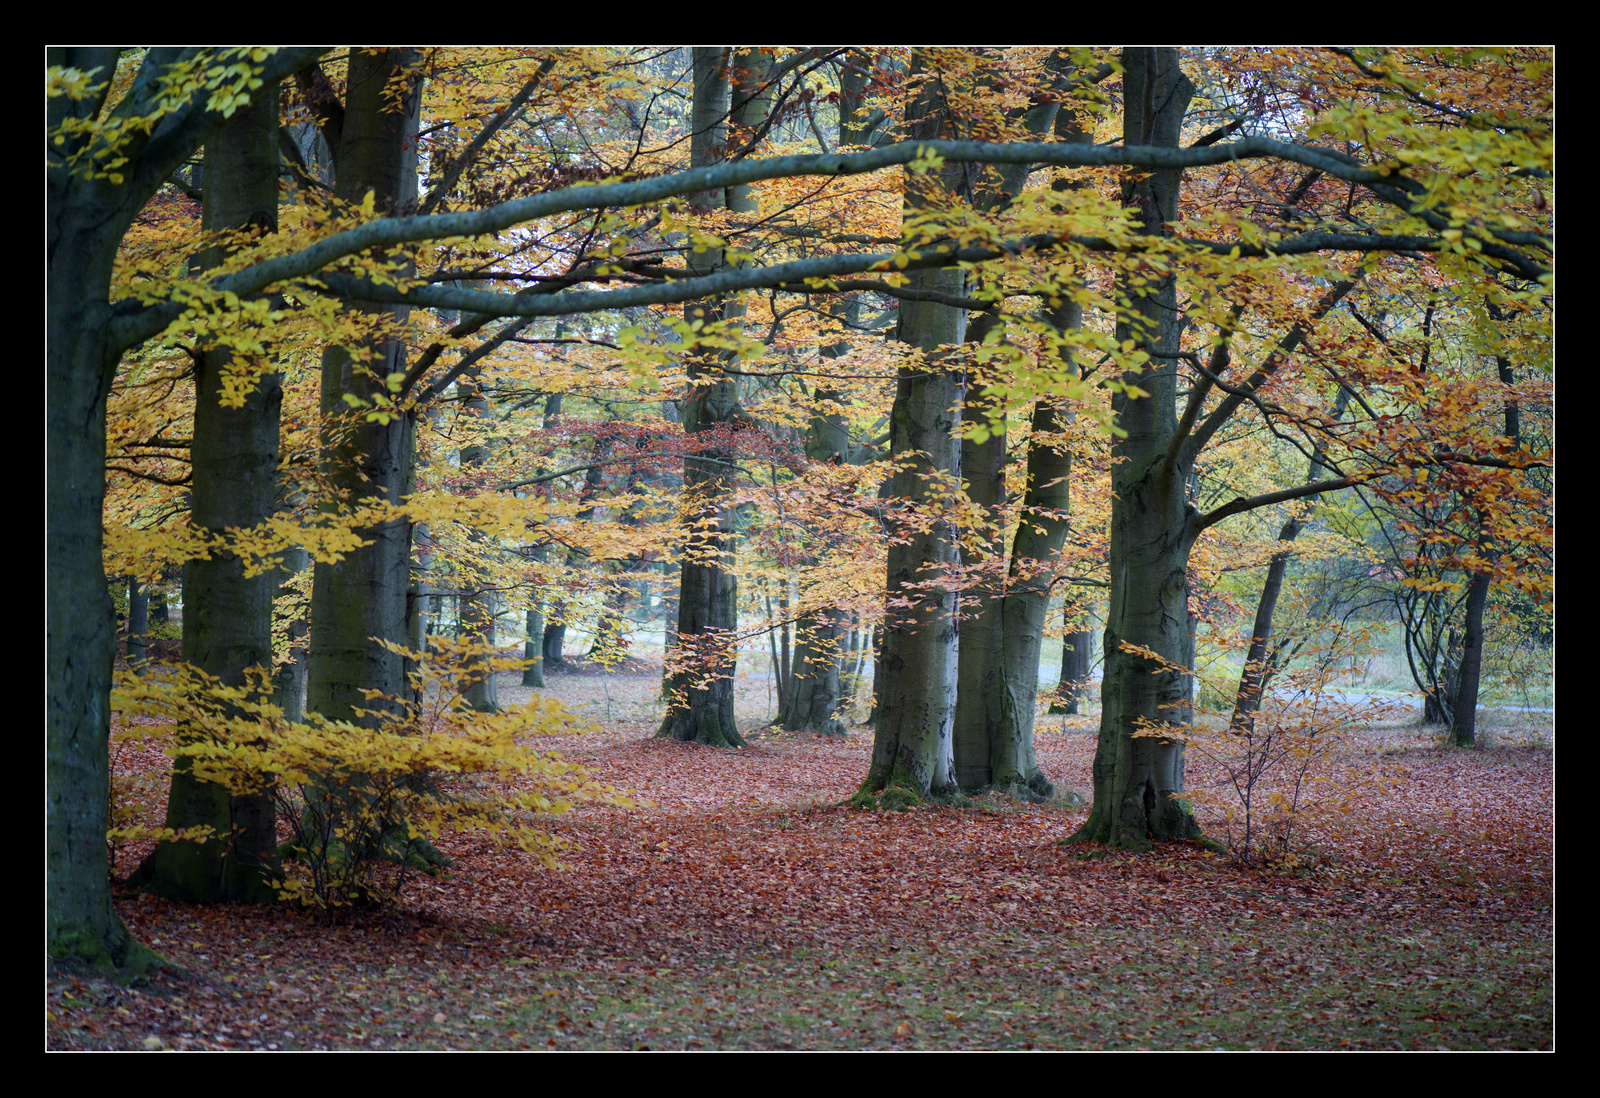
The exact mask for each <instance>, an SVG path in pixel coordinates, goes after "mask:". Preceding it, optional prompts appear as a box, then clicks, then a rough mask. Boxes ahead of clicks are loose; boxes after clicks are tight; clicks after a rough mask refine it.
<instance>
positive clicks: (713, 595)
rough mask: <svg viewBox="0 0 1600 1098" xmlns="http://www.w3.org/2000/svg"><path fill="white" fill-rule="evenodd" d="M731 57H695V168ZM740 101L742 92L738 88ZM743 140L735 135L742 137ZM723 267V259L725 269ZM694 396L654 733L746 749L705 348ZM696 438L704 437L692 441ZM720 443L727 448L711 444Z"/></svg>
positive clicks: (727, 417) (731, 405) (721, 309)
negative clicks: (679, 549) (670, 622)
mask: <svg viewBox="0 0 1600 1098" xmlns="http://www.w3.org/2000/svg"><path fill="white" fill-rule="evenodd" d="M754 63H755V58H754V57H753V55H746V54H740V55H738V56H736V57H734V58H733V59H732V62H731V65H732V67H733V68H734V69H735V70H736V71H738V70H741V69H743V70H745V71H748V68H749V66H750V65H752V64H754ZM729 65H730V61H729V51H727V50H724V49H722V48H717V47H710V48H706V47H696V48H695V50H694V115H693V117H694V122H693V137H692V138H691V148H690V166H691V167H702V166H705V165H709V164H715V163H720V162H721V161H722V160H723V159H724V158H725V156H726V155H727V151H728V150H727V148H726V147H725V142H726V140H727V129H726V127H725V126H724V125H723V121H722V120H723V119H725V118H727V116H728V68H729ZM740 90H741V92H742V91H744V90H745V89H744V87H743V86H741V89H740ZM743 102H744V103H745V106H746V111H745V112H741V113H739V114H738V115H737V116H736V117H735V119H734V121H735V123H736V126H737V124H739V123H741V122H749V121H750V120H751V119H752V118H753V117H754V111H755V110H756V108H757V104H755V102H754V101H753V100H752V98H751V97H749V96H748V95H746V96H745V97H744V100H743ZM734 137H735V138H736V139H737V138H738V137H739V133H738V132H737V131H736V132H735V134H734ZM696 200H697V202H699V203H700V204H702V205H708V206H712V207H716V206H723V205H725V204H726V206H727V207H728V208H730V209H740V208H742V207H746V208H747V207H748V205H749V201H750V200H749V198H748V197H747V196H746V195H744V194H732V193H730V194H729V195H727V196H723V195H721V194H720V193H719V194H704V195H699V196H696ZM719 265H720V260H719ZM742 314H743V306H742V305H738V304H733V303H729V304H726V305H725V304H724V303H722V302H710V303H705V302H699V303H695V304H693V305H689V306H687V307H685V309H684V316H685V319H687V320H688V321H689V323H690V324H701V325H709V324H712V323H715V322H717V321H721V320H732V319H735V318H736V317H737V316H739V315H742ZM685 351H686V359H687V364H688V373H689V394H688V398H687V399H686V400H685V401H684V408H683V430H684V433H685V434H686V435H688V436H690V438H691V439H693V441H694V447H693V451H694V452H692V453H690V454H686V455H685V456H684V460H683V470H684V485H683V498H684V500H685V501H686V502H685V505H684V515H685V518H686V520H687V521H686V523H685V525H686V527H688V529H689V530H690V531H691V533H689V534H688V535H687V536H686V539H685V545H684V549H683V557H682V564H681V569H682V571H681V576H680V581H679V594H678V622H677V625H678V631H677V639H676V642H675V644H674V647H673V650H672V652H670V653H669V655H668V660H669V666H670V667H672V668H674V670H673V672H672V673H671V674H670V676H669V681H668V683H667V693H668V698H667V714H666V718H665V719H664V720H663V721H662V722H661V728H660V729H659V730H658V731H657V732H656V735H657V736H658V737H661V738H663V739H673V740H685V741H693V742H696V743H707V744H716V745H718V746H722V747H743V746H745V741H744V738H743V737H742V736H740V735H739V729H738V727H737V725H736V724H735V722H734V717H733V675H734V670H735V666H736V660H737V655H738V653H737V649H736V641H735V636H736V633H737V630H738V580H737V577H736V576H735V575H734V572H733V558H734V554H735V553H736V552H737V541H738V535H737V532H736V530H735V522H734V513H733V509H732V507H731V505H730V503H729V497H730V496H731V494H732V490H733V483H734V477H733V474H732V473H731V472H730V470H731V469H732V468H733V462H734V459H735V456H736V455H735V454H734V453H733V452H732V451H731V450H729V449H727V448H726V447H727V443H726V441H725V434H726V432H727V431H728V430H729V428H730V427H731V426H732V425H733V423H734V422H735V421H736V420H737V419H738V418H739V415H740V412H739V400H738V387H737V385H736V383H735V382H734V380H733V379H732V378H730V377H728V376H727V375H726V374H725V373H723V371H722V369H721V363H720V361H719V355H718V354H717V352H715V351H714V350H711V349H709V348H697V347H694V346H690V347H687V348H685ZM697 435H705V436H707V437H706V438H699V439H696V438H695V436H697ZM719 437H721V438H723V439H724V441H713V440H715V439H718V438H719Z"/></svg>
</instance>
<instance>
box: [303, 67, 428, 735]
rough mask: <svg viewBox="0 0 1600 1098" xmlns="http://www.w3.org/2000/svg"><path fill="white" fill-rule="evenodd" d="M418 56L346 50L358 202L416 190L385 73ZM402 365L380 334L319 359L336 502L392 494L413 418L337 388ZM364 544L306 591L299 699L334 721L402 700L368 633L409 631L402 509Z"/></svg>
mask: <svg viewBox="0 0 1600 1098" xmlns="http://www.w3.org/2000/svg"><path fill="white" fill-rule="evenodd" d="M414 60H415V57H414V55H413V54H412V53H411V52H410V51H404V50H386V51H379V52H377V53H365V52H355V53H352V54H351V58H350V76H349V85H350V90H349V94H348V97H347V102H346V107H345V112H344V120H343V126H342V134H341V137H340V141H339V149H338V151H337V153H336V157H335V166H336V171H337V174H338V186H337V189H336V193H337V195H338V197H339V198H340V199H341V200H343V201H345V202H351V203H359V202H360V201H361V200H362V199H363V197H364V196H365V195H366V194H367V192H368V191H369V190H370V191H373V192H374V193H375V202H376V206H377V209H378V210H380V211H381V212H384V213H388V214H396V213H399V212H401V211H402V210H403V209H404V208H405V207H406V206H407V205H408V204H409V203H410V202H412V201H413V200H414V199H415V195H416V167H415V132H416V107H417V99H418V96H417V85H416V84H415V83H413V84H412V85H411V88H410V92H409V94H407V95H406V96H404V97H402V99H400V100H395V99H394V98H393V97H392V95H389V94H386V89H387V88H389V86H390V85H391V83H392V81H393V79H394V78H395V77H397V76H399V75H400V73H401V72H403V71H405V69H406V67H407V66H408V65H409V64H410V62H412V61H414ZM350 310H351V311H352V312H361V313H367V314H370V315H373V316H375V317H380V318H382V319H384V320H386V321H387V322H388V323H389V324H390V325H392V326H398V325H401V324H403V323H404V321H405V319H406V313H407V309H406V308H405V307H404V306H393V307H391V306H360V307H357V306H354V305H352V306H350ZM404 370H405V346H404V344H403V343H401V342H398V341H389V342H383V343H379V344H377V345H376V346H375V347H374V348H373V361H372V363H371V364H367V363H363V362H360V361H358V360H356V359H355V358H353V357H352V355H351V354H350V353H349V352H348V351H347V350H346V349H345V348H344V347H330V348H329V349H328V350H327V351H326V352H324V354H323V359H322V413H323V415H324V416H325V417H328V418H329V419H340V420H344V421H347V426H348V428H349V430H348V431H346V432H342V433H336V434H335V435H333V436H332V437H330V438H329V440H328V441H327V443H326V444H325V448H324V452H323V459H322V469H323V473H324V476H325V477H326V478H327V480H328V483H329V484H330V485H331V486H332V488H333V490H334V491H335V492H336V493H338V495H339V497H340V498H339V501H338V502H339V505H340V506H341V509H344V508H354V507H359V506H361V505H362V504H364V503H377V504H385V503H387V504H399V503H401V502H402V497H403V496H404V493H405V491H406V487H407V484H408V482H409V479H410V471H411V456H412V435H411V426H412V424H411V417H410V416H409V415H398V416H394V417H392V418H389V420H388V422H387V423H384V422H379V421H378V420H377V419H367V418H365V416H364V415H363V414H362V413H360V412H356V413H355V414H354V415H351V414H350V413H349V409H348V408H347V407H346V405H345V402H344V400H343V398H344V397H345V396H346V395H350V396H353V397H356V398H358V399H360V400H362V401H365V402H367V403H368V404H371V403H373V397H374V396H377V395H383V396H385V397H386V396H387V394H388V390H387V388H386V385H385V378H386V377H387V376H388V375H390V374H393V373H403V372H404ZM361 536H362V537H363V538H365V539H368V540H369V542H370V544H367V545H364V546H362V547H361V548H358V549H355V550H352V551H351V552H350V553H349V554H348V555H347V556H346V557H345V558H344V559H343V560H341V561H339V562H338V563H333V564H329V563H321V562H319V563H318V564H317V565H316V571H315V573H314V578H313V586H312V596H311V603H312V607H311V667H310V683H309V686H308V691H307V706H308V708H310V709H311V710H312V711H313V712H316V713H320V714H321V715H322V716H324V717H327V718H329V719H331V720H348V721H354V722H355V723H358V724H359V723H365V722H369V721H370V718H367V719H365V721H364V720H363V719H361V718H358V717H357V715H356V712H355V711H356V710H357V709H367V710H371V709H375V708H377V707H378V706H381V704H382V703H381V701H375V700H373V699H372V698H369V697H368V696H367V694H366V691H370V690H376V691H378V692H379V693H380V694H381V695H384V696H386V697H390V698H399V697H401V696H403V695H404V694H405V692H406V689H407V687H406V681H405V665H404V661H403V660H402V658H401V657H400V656H399V655H397V654H395V653H394V652H391V651H389V650H388V649H386V648H383V647H380V646H379V645H377V644H374V643H373V642H372V640H371V639H369V638H377V639H379V640H387V641H392V642H395V643H398V644H404V643H405V641H406V640H407V639H408V637H409V636H410V629H409V621H408V614H409V613H410V612H412V611H414V610H418V609H420V608H418V607H412V606H410V605H409V604H408V599H407V597H406V596H407V593H408V591H409V588H410V581H411V525H410V523H409V522H407V521H405V520H403V519H399V520H393V521H388V522H381V523H379V524H377V525H375V526H372V527H369V528H367V529H365V530H362V531H361Z"/></svg>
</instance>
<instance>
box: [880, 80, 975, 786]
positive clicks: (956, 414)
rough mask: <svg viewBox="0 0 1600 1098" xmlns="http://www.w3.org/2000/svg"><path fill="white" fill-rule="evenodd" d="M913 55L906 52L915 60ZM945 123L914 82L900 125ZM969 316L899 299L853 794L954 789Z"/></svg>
mask: <svg viewBox="0 0 1600 1098" xmlns="http://www.w3.org/2000/svg"><path fill="white" fill-rule="evenodd" d="M919 64H920V59H918V60H915V61H913V69H914V70H915V68H916V67H917V66H918V65H919ZM950 124H951V119H950V116H949V111H948V107H947V105H946V103H945V101H944V96H943V93H942V89H941V88H940V87H939V85H938V83H937V82H936V81H929V82H928V83H927V84H925V85H924V90H923V92H922V94H920V95H919V96H918V99H917V101H916V103H915V104H914V105H913V106H912V108H910V113H909V115H908V118H907V128H908V130H909V131H910V133H911V136H912V137H913V138H919V137H921V138H933V137H937V136H940V135H942V134H944V133H946V132H948V129H949V127H950ZM964 181H965V180H964V172H963V170H962V168H961V167H960V166H959V165H954V166H950V165H947V166H946V167H945V168H944V169H943V170H941V171H940V172H939V173H938V175H936V176H935V175H933V174H932V173H930V175H929V176H924V177H920V178H919V177H912V178H911V179H908V181H907V191H906V198H905V204H906V209H907V211H908V212H909V211H913V210H917V209H921V208H924V207H926V206H928V205H930V204H932V203H934V202H936V201H938V193H937V192H938V190H945V191H956V190H957V189H959V188H960V187H961V186H962V184H963V183H964ZM964 282H965V278H964V275H963V273H962V272H961V271H960V270H955V271H929V272H920V271H919V272H917V273H915V274H913V275H911V276H910V281H909V286H910V287H911V288H912V289H913V290H931V291H935V292H937V293H942V294H951V295H959V294H960V293H961V291H962V289H963V285H964ZM966 336H967V315H966V312H965V311H964V310H962V309H959V308H955V307H952V306H949V305H941V304H937V303H935V302H933V301H905V302H902V304H901V309H900V330H899V338H900V340H901V342H903V343H906V344H908V345H909V346H910V347H911V348H913V349H914V350H915V351H917V352H920V353H919V354H918V356H917V358H916V359H914V360H908V361H903V362H902V364H901V366H900V368H899V371H898V375H899V376H898V378H897V380H896V382H895V399H894V407H893V410H892V411H891V413H890V421H889V431H890V439H889V442H890V454H891V457H892V459H893V461H894V467H895V472H894V477H893V480H892V486H891V500H890V506H889V511H890V515H889V521H890V524H891V526H892V527H893V529H892V531H891V533H892V538H891V541H890V543H889V560H888V579H887V585H886V586H887V600H888V601H887V607H886V613H885V617H884V624H883V647H882V651H881V654H880V656H879V660H878V674H877V680H878V681H877V700H878V704H877V721H876V724H875V725H874V729H873V744H872V764H871V767H870V768H869V770H868V772H867V777H866V780H865V781H863V782H862V783H861V790H860V793H858V795H857V797H858V803H861V804H867V803H869V801H868V798H871V797H872V796H873V795H876V794H881V796H879V797H878V798H877V800H878V803H880V804H882V805H883V806H884V807H894V808H902V807H905V806H906V805H907V804H911V803H917V802H919V801H924V800H927V799H929V798H933V799H948V798H950V797H952V796H954V795H956V794H957V793H958V792H959V784H958V782H957V781H956V774H955V760H954V755H953V746H952V731H953V724H954V720H955V702H956V669H957V652H958V648H957V645H958V641H957V629H956V612H957V597H956V594H955V582H956V574H955V573H956V567H957V564H958V563H959V561H960V556H959V553H958V551H957V543H958V539H957V533H956V528H955V523H954V522H953V521H952V520H951V519H950V518H949V517H948V516H946V515H945V514H944V513H943V510H944V507H943V503H942V502H941V500H940V496H941V493H942V492H944V491H947V490H948V489H949V488H951V487H953V486H956V485H959V484H960V480H961V445H960V443H959V442H958V441H957V437H956V436H957V432H956V428H957V427H958V425H959V423H960V416H961V406H962V404H963V402H964V400H965V398H966V371H965V369H964V364H963V362H962V361H961V357H960V356H961V350H960V345H961V344H962V343H964V342H965V341H966Z"/></svg>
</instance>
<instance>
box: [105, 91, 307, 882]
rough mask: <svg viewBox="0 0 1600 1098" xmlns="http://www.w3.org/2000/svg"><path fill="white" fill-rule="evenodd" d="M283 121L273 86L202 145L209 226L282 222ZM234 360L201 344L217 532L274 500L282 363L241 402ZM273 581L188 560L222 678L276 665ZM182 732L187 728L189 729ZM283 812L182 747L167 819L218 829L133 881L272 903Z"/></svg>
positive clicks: (267, 795)
mask: <svg viewBox="0 0 1600 1098" xmlns="http://www.w3.org/2000/svg"><path fill="white" fill-rule="evenodd" d="M277 128H278V97H277V95H276V94H271V95H260V96H258V97H257V98H256V99H255V100H254V101H252V102H251V103H250V104H249V106H247V107H244V108H241V109H240V110H238V111H236V112H235V113H234V115H233V117H232V118H230V119H229V120H228V122H227V123H226V124H225V125H224V126H223V127H222V129H221V130H220V131H219V132H218V133H217V134H216V135H215V136H213V137H212V139H211V140H210V141H209V142H208V143H207V145H206V152H205V199H204V204H203V213H202V217H201V223H202V225H203V227H204V229H205V231H206V232H208V233H217V232H223V231H228V230H241V229H250V230H252V231H254V232H257V233H260V234H263V235H264V234H267V233H273V232H276V231H277V228H278V209H277V207H278V144H277ZM225 259H226V253H225V252H224V251H223V250H222V249H220V248H212V249H208V250H207V251H206V252H204V253H202V255H201V257H200V263H201V267H202V268H203V269H210V268H214V267H216V266H219V265H220V264H221V263H222V262H223V261H224V260H225ZM239 367H240V363H239V362H238V361H236V356H235V354H234V352H233V351H232V350H231V349H229V348H227V347H218V348H211V349H208V350H205V351H204V352H203V353H202V354H201V355H200V356H198V359H197V361H196V364H195V411H194V433H193V442H192V444H191V446H190V450H189V454H190V461H191V467H192V470H193V479H192V481H191V484H190V521H191V522H192V523H193V524H194V525H195V526H196V527H197V528H199V529H202V530H205V531H207V532H209V533H211V534H213V535H219V534H225V533H226V531H228V530H229V529H244V530H249V529H253V528H255V527H258V526H260V525H261V524H262V523H263V522H265V521H266V520H267V518H268V517H269V516H270V515H271V513H272V510H273V507H274V504H275V503H276V495H277V493H276V488H277V472H278V413H279V410H280V408H281V407H282V404H283V389H282V386H281V383H280V378H279V375H278V374H277V372H276V371H273V372H270V373H265V374H261V375H260V376H259V377H258V378H257V379H256V381H255V384H254V386H253V389H252V391H251V392H250V393H249V394H248V395H247V396H246V397H245V398H244V401H243V403H242V405H241V406H240V407H237V408H230V407H225V406H223V404H222V396H223V393H224V380H225V379H226V377H227V375H228V374H229V373H230V372H232V371H235V370H237V369H239ZM245 368H247V369H248V368H250V367H249V366H248V365H246V367H245ZM276 587H277V583H276V580H275V577H274V576H273V575H272V574H271V573H270V572H264V573H262V574H261V575H257V576H246V575H245V571H244V562H243V561H241V560H240V559H239V558H238V557H237V556H235V555H234V554H232V553H229V552H227V551H225V550H216V551H213V552H212V554H211V555H210V556H209V557H208V558H205V559H198V560H191V561H188V562H187V563H186V564H185V565H184V578H183V594H184V607H183V609H184V612H183V659H184V662H186V663H188V664H191V665H193V666H194V667H196V668H198V669H199V670H200V671H203V672H205V673H206V674H208V675H211V676H214V677H216V678H217V679H218V680H219V681H220V682H221V684H222V685H223V686H227V687H242V686H246V685H248V684H249V681H250V680H249V677H248V676H249V672H250V671H251V670H252V669H255V670H261V669H265V670H268V671H270V669H271V667H272V598H273V594H274V591H275V590H276ZM179 735H180V738H184V733H183V732H182V731H180V733H179ZM276 820H277V817H276V810H275V806H274V795H273V790H272V787H271V784H270V781H269V779H267V778H265V777H262V778H261V779H260V780H259V783H258V786H257V788H255V789H251V790H245V791H237V792H232V793H230V791H229V789H228V788H227V787H226V786H222V785H218V784H216V783H213V782H207V781H202V780H200V779H199V778H197V777H195V776H194V774H193V772H192V760H191V759H189V758H188V757H180V758H179V759H178V760H177V763H176V764H175V766H174V767H173V774H172V783H171V787H170V791H169V793H168V796H167V814H166V823H165V826H167V827H169V828H173V829H186V828H193V827H200V826H206V827H210V828H212V830H213V832H214V834H213V837H212V838H210V839H208V840H206V841H203V842H194V841H174V842H162V843H159V844H157V846H156V848H155V850H154V851H153V852H152V853H151V854H150V856H149V857H148V858H146V859H145V861H144V862H143V864H141V865H140V866H139V869H138V871H137V872H136V873H135V874H134V875H133V878H132V880H133V883H135V884H137V885H138V886H139V887H140V888H141V889H142V890H144V891H146V892H150V893H153V894H155V895H158V896H164V897H167V898H168V899H175V900H183V901H186V902H189V903H218V902H224V901H235V900H244V901H252V902H260V903H268V902H273V901H275V900H276V899H277V890H276V887H275V885H276V882H277V881H278V880H279V879H280V878H281V877H282V872H281V870H280V869H279V867H278V859H277V845H278V843H277V831H276Z"/></svg>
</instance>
